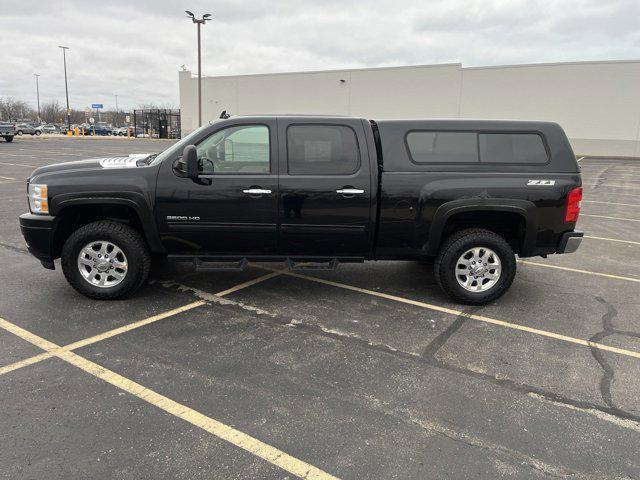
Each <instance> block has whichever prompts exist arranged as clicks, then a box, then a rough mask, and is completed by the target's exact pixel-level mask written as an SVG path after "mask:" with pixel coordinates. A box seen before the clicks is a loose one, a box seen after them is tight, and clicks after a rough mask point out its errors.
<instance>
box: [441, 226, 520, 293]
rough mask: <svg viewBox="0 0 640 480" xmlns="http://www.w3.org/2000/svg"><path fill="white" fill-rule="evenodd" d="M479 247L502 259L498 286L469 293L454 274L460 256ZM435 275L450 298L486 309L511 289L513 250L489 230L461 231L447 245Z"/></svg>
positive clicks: (513, 266)
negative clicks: (486, 305) (492, 252)
mask: <svg viewBox="0 0 640 480" xmlns="http://www.w3.org/2000/svg"><path fill="white" fill-rule="evenodd" d="M476 247H486V248H490V249H491V250H493V251H494V252H495V254H496V255H497V256H498V257H499V259H500V264H501V268H502V271H501V273H500V277H499V278H498V280H497V281H496V283H495V284H494V285H493V286H491V287H490V288H489V289H487V290H485V291H483V292H471V291H469V290H466V289H465V288H464V287H463V286H462V285H460V284H459V283H458V280H457V278H456V273H455V269H456V265H457V262H458V259H459V258H460V257H461V255H463V254H464V253H465V252H466V251H467V250H470V249H472V248H476ZM433 271H434V275H435V278H436V282H437V283H438V285H439V286H440V288H442V290H443V291H444V292H445V293H446V294H447V295H449V296H450V297H452V298H454V299H455V300H456V301H458V302H460V303H464V304H467V305H484V304H487V303H489V302H491V301H493V300H495V299H497V298H499V297H501V296H502V295H503V294H504V293H505V292H506V291H507V290H508V289H509V287H510V286H511V283H512V282H513V279H514V277H515V275H516V259H515V254H514V253H513V249H512V248H511V246H510V245H509V244H508V243H507V242H506V240H505V239H504V238H502V237H501V236H500V235H497V234H496V233H493V232H491V231H489V230H484V229H481V228H472V229H467V230H460V231H458V232H456V233H454V234H453V235H451V236H450V237H449V238H447V239H446V240H445V241H444V243H443V244H442V246H441V247H440V252H439V253H438V256H437V257H436V262H435V265H434V269H433Z"/></svg>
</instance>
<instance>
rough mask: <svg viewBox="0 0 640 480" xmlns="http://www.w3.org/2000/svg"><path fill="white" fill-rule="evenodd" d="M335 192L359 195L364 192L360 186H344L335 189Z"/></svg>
mask: <svg viewBox="0 0 640 480" xmlns="http://www.w3.org/2000/svg"><path fill="white" fill-rule="evenodd" d="M336 193H339V194H340V195H360V194H362V193H364V190H362V189H361V188H353V187H345V188H340V189H338V190H336Z"/></svg>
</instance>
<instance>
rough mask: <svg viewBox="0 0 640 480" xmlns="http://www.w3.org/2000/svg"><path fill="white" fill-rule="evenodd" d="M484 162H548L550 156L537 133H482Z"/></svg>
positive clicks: (481, 146)
mask: <svg viewBox="0 0 640 480" xmlns="http://www.w3.org/2000/svg"><path fill="white" fill-rule="evenodd" d="M479 136H480V142H479V143H480V161H481V162H483V163H547V161H548V160H549V156H548V154H547V150H546V149H545V148H544V142H543V141H542V137H541V136H540V135H538V134H536V133H481V134H479Z"/></svg>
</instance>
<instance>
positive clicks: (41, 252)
mask: <svg viewBox="0 0 640 480" xmlns="http://www.w3.org/2000/svg"><path fill="white" fill-rule="evenodd" d="M55 220H56V217H51V216H49V215H34V214H33V213H23V214H22V215H20V230H21V231H22V236H23V237H24V239H25V240H26V242H27V248H28V249H29V252H30V253H31V254H32V255H33V256H34V257H36V258H37V259H38V260H40V262H41V263H42V266H43V267H45V268H48V269H50V270H53V269H54V268H55V267H54V264H53V232H54V225H55Z"/></svg>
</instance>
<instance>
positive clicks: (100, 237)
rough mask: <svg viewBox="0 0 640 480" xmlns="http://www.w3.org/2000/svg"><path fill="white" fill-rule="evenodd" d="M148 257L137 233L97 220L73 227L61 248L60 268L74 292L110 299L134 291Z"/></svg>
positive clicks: (142, 277)
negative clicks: (71, 232) (74, 229)
mask: <svg viewBox="0 0 640 480" xmlns="http://www.w3.org/2000/svg"><path fill="white" fill-rule="evenodd" d="M150 265H151V258H150V255H149V251H148V249H147V246H146V244H145V242H144V240H143V239H142V237H141V236H140V234H139V233H138V232H137V231H136V230H134V229H133V228H131V227H130V226H128V225H125V224H122V223H117V222H111V221H99V222H94V223H90V224H88V225H85V226H84V227H81V228H79V229H78V230H76V231H75V232H74V233H73V234H71V236H70V237H69V238H68V239H67V241H66V242H65V244H64V247H63V249H62V271H63V272H64V276H65V277H66V279H67V281H68V282H69V283H70V284H71V286H72V287H73V288H75V289H76V290H77V291H78V292H80V293H82V294H83V295H86V296H87V297H90V298H96V299H100V300H110V299H116V298H123V297H126V296H128V295H130V294H132V293H133V292H134V291H136V290H137V289H138V288H139V287H140V286H141V285H142V284H143V283H144V281H145V280H146V279H147V277H148V275H149V269H150Z"/></svg>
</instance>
